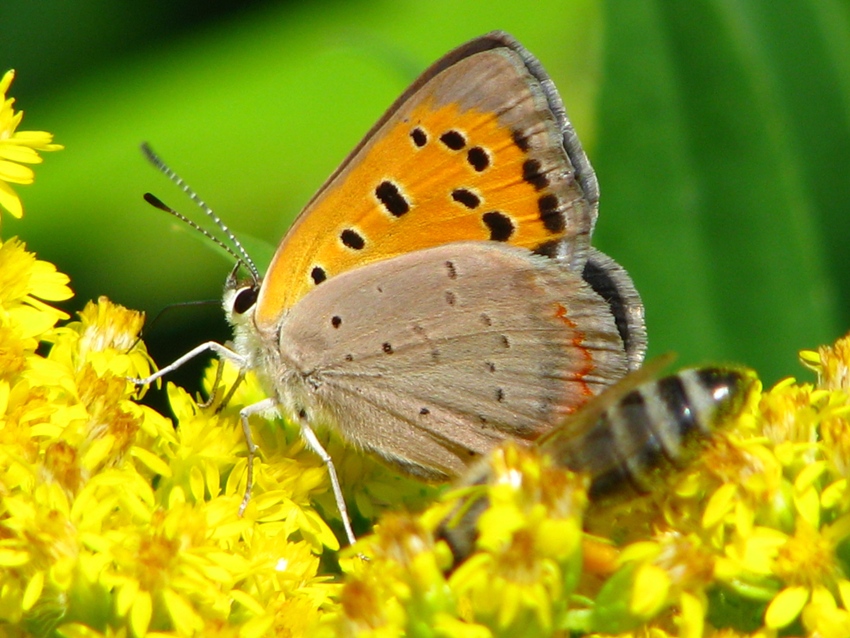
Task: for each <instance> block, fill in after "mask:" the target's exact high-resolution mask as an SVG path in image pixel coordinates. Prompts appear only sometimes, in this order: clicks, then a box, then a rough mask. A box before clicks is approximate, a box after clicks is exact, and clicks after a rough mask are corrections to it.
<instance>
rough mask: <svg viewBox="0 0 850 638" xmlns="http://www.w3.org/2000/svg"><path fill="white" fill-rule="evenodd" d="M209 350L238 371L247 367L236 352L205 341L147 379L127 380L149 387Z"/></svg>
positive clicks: (216, 343) (214, 342) (242, 358)
mask: <svg viewBox="0 0 850 638" xmlns="http://www.w3.org/2000/svg"><path fill="white" fill-rule="evenodd" d="M210 350H211V351H212V352H214V353H215V354H216V355H218V357H219V358H220V359H227V360H228V361H230V362H231V363H232V364H233V365H235V366H236V367H238V368H239V369H240V370H241V369H242V368H244V367H245V366H246V365H247V361H246V360H245V357H243V356H242V355H241V354H239V353H238V352H234V351H233V350H231V349H230V348H228V347H227V346H223V345H221V344H220V343H218V342H216V341H207V342H206V343H202V344H201V345H199V346H197V347H195V348H192V349H191V350H189V352H187V353H186V354H184V355H183V356H182V357H180V358H179V359H177V360H176V361H174V362H173V363H170V364H169V365H167V366H165V367H164V368H160V369H159V370H157V371H156V372H154V373H153V374H152V375H150V376H149V377H145V378H144V379H128V380H129V381H132V382H133V383H135V384H136V385H150V384H151V383H153V382H154V381H156V380H157V379H159V378H161V377H164V376H165V375H166V374H169V373H171V372H174V371H175V370H176V369H177V368H179V367H180V366H182V365H183V364H184V363H186V362H187V361H190V360H192V359H194V358H195V357H197V356H198V355H199V354H203V353H204V352H208V351H210Z"/></svg>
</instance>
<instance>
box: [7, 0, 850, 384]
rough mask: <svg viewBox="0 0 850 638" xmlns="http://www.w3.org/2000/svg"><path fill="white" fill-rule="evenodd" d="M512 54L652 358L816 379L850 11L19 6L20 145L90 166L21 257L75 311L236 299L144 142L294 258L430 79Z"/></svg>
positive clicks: (159, 347) (10, 2)
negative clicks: (527, 61)
mask: <svg viewBox="0 0 850 638" xmlns="http://www.w3.org/2000/svg"><path fill="white" fill-rule="evenodd" d="M492 29H504V30H507V31H509V32H511V33H513V35H515V36H516V37H517V38H518V39H519V40H520V41H521V42H523V43H524V44H525V46H526V47H527V48H529V49H530V50H531V51H532V52H533V53H534V54H535V55H536V56H537V57H538V58H539V59H540V60H541V61H542V63H543V64H544V66H545V67H546V68H547V70H548V71H549V73H550V74H551V76H552V77H553V79H554V81H555V83H556V84H557V86H558V87H559V89H560V92H561V94H562V96H563V99H564V102H565V104H566V106H567V110H568V112H569V113H570V116H571V118H572V119H573V121H574V123H575V126H576V129H577V130H578V133H579V135H580V137H581V139H582V141H583V143H584V145H585V148H586V150H587V152H588V154H589V156H590V159H591V162H592V163H593V165H594V167H595V168H596V171H597V174H598V177H599V182H600V188H601V205H600V217H599V223H598V226H597V233H596V239H595V243H596V245H597V246H599V247H600V248H601V249H602V250H604V251H605V252H607V253H609V254H610V255H612V256H613V257H615V258H616V259H617V260H618V261H619V262H620V263H621V264H623V265H624V266H625V267H626V268H627V269H628V270H629V271H630V272H631V274H632V276H633V278H634V280H635V282H636V284H637V286H638V289H639V290H640V291H641V293H642V295H643V298H644V302H645V304H646V309H647V323H648V329H649V339H650V353H651V354H658V353H661V352H665V351H668V350H673V351H676V352H678V353H679V355H680V360H679V363H681V364H685V363H701V362H707V361H736V362H741V363H745V364H748V365H751V366H753V367H755V368H756V369H757V370H758V371H759V372H760V373H761V374H762V376H763V378H764V380H765V381H766V382H773V381H775V380H776V379H778V378H779V377H781V376H784V375H788V374H795V375H799V376H801V377H803V378H805V377H806V373H804V372H802V371H801V369H800V367H799V365H798V364H797V363H796V351H797V350H798V349H801V348H804V347H813V346H817V345H818V344H822V343H829V342H831V341H832V340H833V339H834V338H836V337H837V336H839V335H841V334H843V333H844V332H846V331H847V330H848V329H850V303H848V301H850V300H848V297H850V254H848V253H850V251H848V249H847V243H848V240H850V178H848V175H847V173H848V168H850V7H848V3H847V2H846V1H843V2H839V1H830V0H818V1H813V2H804V1H800V2H791V1H783V0H780V2H776V1H771V0H761V1H758V0H753V1H750V2H745V1H738V0H694V1H690V2H679V1H677V0H666V1H664V0H661V1H657V0H656V1H644V2H618V1H616V0H610V1H608V2H605V1H600V2H594V1H591V0H573V1H567V0H537V1H536V2H534V3H531V2H518V1H502V2H499V1H493V0H490V1H488V2H466V1H463V0H431V1H429V2H427V3H426V2H418V1H414V0H384V1H380V0H379V1H369V2H366V1H355V0H352V1H348V2H317V1H312V2H304V1H302V2H273V1H271V0H265V1H253V2H249V1H243V2H223V1H221V0H216V1H212V2H211V1H209V0H207V1H200V0H168V1H165V0H156V1H149V2H144V3H142V2H135V3H129V2H114V1H113V0H75V1H74V2H67V1H66V0H39V1H38V2H32V1H31V0H3V2H2V3H0V71H2V70H5V69H6V68H15V69H17V72H18V76H17V79H16V80H15V82H14V83H13V85H12V90H11V92H10V94H11V95H12V96H14V97H16V98H17V103H16V106H17V107H18V108H20V109H23V110H24V111H25V112H26V115H25V118H24V122H23V125H22V127H21V128H22V129H41V130H48V131H51V132H53V133H55V135H56V141H57V142H59V143H62V144H64V145H65V146H66V150H64V151H61V152H59V153H52V154H46V155H45V162H44V164H43V165H41V166H39V167H37V176H36V184H35V185H34V186H28V187H20V188H18V192H19V193H20V194H21V195H22V197H23V200H24V206H25V216H24V218H23V220H21V221H17V220H14V219H11V218H10V217H9V216H8V215H6V216H4V218H3V221H2V224H3V226H2V235H3V237H5V238H8V237H11V236H13V235H19V236H21V237H22V238H24V239H25V240H26V241H27V242H28V245H29V246H30V248H32V249H33V250H35V251H37V253H38V254H39V256H40V257H41V258H42V259H47V260H50V261H52V262H54V263H55V264H57V266H58V267H59V268H60V270H62V271H64V272H66V273H68V274H70V275H71V277H72V278H73V282H72V283H73V287H74V289H75V291H76V292H77V296H76V298H75V299H74V300H72V301H71V302H70V303H68V304H66V307H67V308H68V309H70V310H77V309H80V308H82V306H83V304H84V303H85V301H86V300H88V299H90V298H95V297H97V296H98V295H107V296H109V297H110V298H111V299H113V300H115V301H117V302H120V303H122V304H125V305H128V306H130V307H133V308H139V309H143V310H145V311H147V312H148V313H149V315H151V314H155V313H156V312H157V311H158V310H160V309H162V308H163V307H164V306H166V305H167V304H170V303H174V302H179V301H186V300H197V299H217V298H218V297H219V295H220V290H221V286H222V283H223V280H224V277H225V275H226V274H227V272H228V270H229V269H230V265H231V264H230V263H228V262H227V261H225V260H224V259H222V258H221V257H220V256H219V255H218V254H216V253H215V252H213V251H211V250H209V249H207V248H205V247H204V246H202V245H201V244H200V243H199V242H198V241H196V240H195V239H194V238H193V237H192V235H191V234H190V233H187V232H185V230H184V229H182V228H180V227H179V225H178V224H176V223H174V221H173V220H172V219H170V218H169V217H168V216H166V215H164V214H162V213H160V212H157V211H156V210H154V209H152V208H150V207H149V206H148V205H147V204H145V203H144V202H143V201H142V197H141V196H142V193H144V192H145V191H152V192H153V193H155V194H157V195H158V196H159V197H161V198H162V199H163V200H164V201H166V202H167V203H169V204H170V205H171V206H173V207H176V208H178V209H179V210H181V211H183V212H185V213H189V214H190V215H193V216H194V215H196V213H197V210H196V209H194V207H193V205H192V204H191V203H190V202H189V201H188V200H187V199H186V198H185V197H183V196H182V195H181V194H180V193H179V192H178V191H177V190H176V189H175V188H174V187H173V186H172V185H171V184H170V183H168V182H167V180H166V179H165V178H164V177H162V176H161V175H160V174H159V173H158V172H157V171H156V170H154V169H153V168H152V167H151V166H149V165H148V164H147V163H146V162H145V161H144V160H143V158H142V156H141V154H140V153H139V150H138V146H139V144H140V142H142V141H149V142H150V143H151V144H152V145H153V146H154V148H155V149H157V151H159V152H160V153H161V154H162V156H163V157H164V158H165V159H166V161H167V162H169V163H170V164H171V165H172V166H173V167H174V168H175V169H176V170H177V171H178V172H180V173H181V174H182V175H183V177H184V178H186V180H187V181H188V182H189V183H190V184H192V185H193V186H194V188H195V189H196V190H197V191H198V192H199V193H200V194H201V195H202V197H203V198H204V199H206V201H207V202H208V203H209V204H210V205H211V206H213V208H214V209H215V210H216V211H217V212H218V213H219V214H220V215H221V216H222V217H223V218H224V219H225V220H226V221H227V223H229V224H230V225H231V227H232V228H233V229H234V230H235V231H236V232H237V234H238V233H244V234H246V235H251V236H255V237H259V238H261V239H265V240H266V241H268V242H270V243H273V244H274V243H276V242H277V240H278V238H279V237H280V236H282V234H283V233H284V231H285V230H286V228H287V227H288V225H289V224H290V222H291V220H292V219H293V217H294V215H295V214H296V213H297V212H298V210H299V208H300V207H301V206H302V205H303V203H304V202H306V201H307V199H308V198H309V197H310V195H311V194H312V192H313V191H314V190H315V189H316V188H318V186H319V185H320V184H321V183H322V182H323V180H324V178H325V177H326V176H327V175H328V174H329V173H330V172H331V171H332V170H333V168H334V167H335V165H336V164H337V163H338V162H339V161H340V160H341V159H342V158H343V157H344V156H345V155H346V153H347V152H348V150H350V149H351V148H352V147H353V146H354V145H355V144H356V142H357V141H358V140H359V138H360V136H361V135H362V134H363V133H364V132H365V131H366V130H367V129H368V128H369V127H370V126H371V124H372V123H373V122H374V120H375V119H377V118H378V116H379V115H380V114H381V113H382V112H383V110H384V109H385V108H386V107H387V106H388V105H389V104H390V103H391V102H392V100H393V99H394V98H395V97H396V95H397V94H398V93H400V92H401V91H402V90H403V89H404V88H405V86H406V85H407V84H408V83H409V82H410V81H411V80H412V79H413V78H414V77H415V76H416V74H417V73H418V72H419V71H421V70H422V69H423V68H425V66H427V65H428V64H429V63H430V62H432V61H433V60H435V59H436V58H437V57H439V56H440V55H442V54H443V53H445V52H446V51H448V50H449V49H451V48H452V47H454V46H456V45H458V44H460V43H462V42H464V41H465V40H467V39H469V38H472V37H474V36H476V35H480V34H482V33H484V32H486V31H489V30H492ZM227 337H228V331H227V328H226V326H225V325H224V321H223V318H222V314H221V312H220V310H219V309H217V308H215V307H207V308H191V309H183V310H174V311H171V312H169V313H167V314H166V315H165V316H164V317H163V319H162V320H161V321H160V322H158V323H157V324H156V326H155V327H154V328H153V329H152V331H151V332H150V334H149V335H148V338H147V339H148V343H149V345H150V347H151V349H152V351H153V353H154V356H155V358H156V360H157V361H158V362H159V363H160V364H163V363H166V362H168V361H170V360H171V359H173V358H174V357H175V356H176V354H178V353H180V352H184V351H185V350H187V349H188V348H189V347H190V346H192V345H195V344H197V343H199V342H201V341H204V340H207V339H210V338H215V339H226V338H227ZM187 374H188V375H190V376H193V375H194V376H196V375H197V372H196V371H193V370H188V371H187ZM184 378H185V377H184ZM184 382H185V383H188V384H189V385H190V387H196V385H197V381H184Z"/></svg>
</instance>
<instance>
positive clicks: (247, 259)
mask: <svg viewBox="0 0 850 638" xmlns="http://www.w3.org/2000/svg"><path fill="white" fill-rule="evenodd" d="M142 153H144V154H145V157H146V158H147V159H148V161H149V162H150V163H151V164H153V165H154V166H156V167H157V168H158V169H159V170H160V172H161V173H163V174H164V175H165V176H166V177H167V178H168V179H170V180H171V181H172V182H174V184H176V185H177V187H178V188H179V189H180V190H182V191H183V192H184V193H186V195H188V196H189V199H191V200H192V201H193V202H195V204H197V205H198V206H199V207H200V209H201V210H202V211H204V214H205V215H206V216H207V217H209V218H210V219H211V220H212V221H213V223H214V224H215V225H216V226H218V227H219V229H220V230H221V232H223V233H224V235H225V236H226V237H227V239H229V240H230V242H231V243H232V244H233V246H234V247H235V248H236V251H234V250H233V249H232V248H230V247H228V246H227V245H225V243H224V242H222V241H221V240H220V239H218V238H217V237H215V236H214V235H212V234H211V233H209V232H208V231H207V230H205V229H203V228H201V227H200V226H199V225H198V224H196V223H195V222H193V221H192V220H190V219H189V218H188V217H186V216H185V215H182V214H181V213H178V212H177V211H175V210H174V209H172V208H171V207H169V206H166V205H165V204H164V203H163V202H162V201H160V200H159V199H158V198H157V197H154V196H153V195H151V194H150V193H145V200H146V201H147V202H148V203H149V204H151V205H152V206H154V207H156V208H159V209H160V210H162V211H165V212H166V213H169V214H170V215H174V216H175V217H176V218H177V219H179V220H181V221H183V222H185V223H186V224H188V225H189V226H191V227H192V228H194V229H195V230H198V231H199V232H201V233H203V234H204V235H205V236H207V237H209V238H210V239H212V240H213V241H214V242H215V243H216V244H217V245H219V246H221V247H222V248H224V250H226V251H227V252H228V253H229V254H230V255H232V256H233V257H234V259H236V260H237V261H240V262H242V263H243V264H245V267H246V268H247V269H248V270H250V271H251V276H252V277H253V279H254V281H255V282H258V281H260V271H259V270H258V269H257V266H256V265H255V264H254V260H253V259H251V256H250V255H249V254H248V251H247V250H245V247H244V246H243V245H242V242H240V241H239V240H238V239H237V238H236V235H234V234H233V232H232V231H231V230H230V228H228V226H227V224H225V223H224V222H223V221H222V219H221V218H220V217H219V216H218V215H216V214H215V211H213V209H212V208H210V207H209V206H207V204H206V202H204V200H202V199H201V198H200V197H199V196H198V194H197V193H196V192H195V191H194V190H193V189H192V187H191V186H189V185H188V184H187V183H186V182H184V181H183V178H182V177H180V176H179V175H178V174H177V173H175V172H174V170H172V169H171V168H170V167H169V166H168V165H167V164H166V163H165V162H163V161H162V159H160V157H159V155H157V154H156V153H155V152H154V150H153V149H152V148H151V147H150V146H149V145H148V143H147V142H145V143H143V144H142ZM237 253H238V254H237Z"/></svg>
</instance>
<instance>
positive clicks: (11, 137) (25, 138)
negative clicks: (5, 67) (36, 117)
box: [0, 71, 62, 217]
mask: <svg viewBox="0 0 850 638" xmlns="http://www.w3.org/2000/svg"><path fill="white" fill-rule="evenodd" d="M14 77H15V72H14V71H6V74H5V75H4V76H3V78H2V79H0V208H5V209H6V210H7V211H9V212H10V213H11V214H12V216H14V217H21V216H22V215H23V214H24V209H23V206H21V199H20V197H18V195H17V193H15V191H14V190H12V187H11V186H9V184H10V183H11V184H32V182H33V179H34V177H35V174H34V173H33V171H32V169H31V168H29V167H27V166H23V164H39V163H40V162H41V161H42V159H41V157H40V156H39V154H38V153H37V151H58V150H60V149H61V148H62V146H61V145H60V144H53V143H52V142H53V135H52V134H50V133H45V132H44V131H16V130H15V129H16V128H17V127H18V124H20V123H21V119H22V118H23V116H24V113H23V111H18V112H17V113H15V109H14V108H13V105H14V104H15V99H14V98H7V97H6V92H7V91H8V90H9V85H10V84H12V80H13V79H14Z"/></svg>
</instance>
